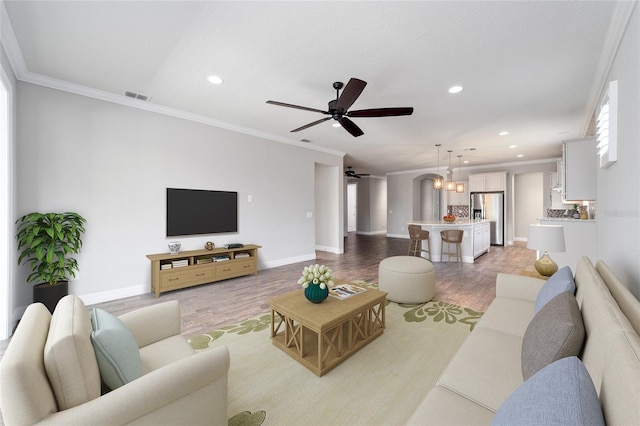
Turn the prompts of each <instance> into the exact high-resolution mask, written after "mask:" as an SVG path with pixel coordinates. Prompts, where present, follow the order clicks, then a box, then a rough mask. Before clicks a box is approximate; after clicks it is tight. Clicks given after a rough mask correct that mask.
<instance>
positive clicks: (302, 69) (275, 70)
mask: <svg viewBox="0 0 640 426" xmlns="http://www.w3.org/2000/svg"><path fill="white" fill-rule="evenodd" d="M5 7H6V10H7V13H8V17H9V19H10V21H11V24H12V26H13V31H14V33H15V36H16V40H17V44H18V47H19V51H20V52H21V54H22V57H23V60H24V65H25V66H26V69H27V70H28V73H29V74H30V75H38V76H44V77H45V78H55V79H58V80H62V81H66V82H70V83H74V84H78V85H81V86H87V87H90V88H93V89H99V90H101V91H106V92H111V93H114V94H118V95H122V94H123V93H124V91H125V90H129V91H133V92H137V93H142V94H145V95H148V96H151V103H154V104H157V105H161V106H166V107H171V108H175V109H179V110H183V111H186V112H189V113H193V114H199V115H201V116H205V117H210V118H212V119H215V120H218V121H221V122H224V123H228V124H229V125H230V126H237V127H238V128H248V129H255V130H257V131H259V132H260V134H263V135H270V136H273V138H274V139H276V140H283V139H285V140H287V141H291V142H292V143H295V144H299V145H303V146H306V147H308V146H310V145H311V146H317V147H324V148H327V149H331V150H335V151H339V152H344V153H346V154H347V157H346V159H345V165H352V166H354V168H355V169H356V171H357V172H360V173H373V174H379V175H381V174H384V173H387V172H394V171H401V170H413V169H420V168H423V167H431V166H434V165H435V164H436V148H435V146H434V145H435V144H437V143H440V144H442V148H441V159H440V162H441V164H442V162H443V161H446V155H447V153H446V151H447V150H449V149H451V150H453V153H452V154H453V158H454V160H455V159H456V155H463V157H462V159H463V160H468V161H469V165H482V164H489V163H498V162H517V161H532V160H539V159H547V158H553V157H559V156H560V154H561V151H560V142H561V141H562V140H564V139H571V138H576V137H581V136H583V135H584V132H585V130H586V126H587V124H588V122H589V117H590V116H591V114H592V112H593V106H594V105H593V104H594V101H595V99H594V94H595V95H597V93H598V92H599V90H600V88H601V84H602V81H601V80H602V78H603V76H602V73H603V71H602V70H601V68H602V64H601V58H602V57H603V51H604V50H605V49H606V48H607V45H606V40H607V37H608V31H609V22H610V20H611V17H612V16H613V14H614V12H615V9H616V7H617V2H613V1H588V2H582V1H549V2H546V1H531V2H529V1H508V2H501V1H442V2H438V1H425V2H420V1H411V2H402V1H375V2H368V1H357V2H341V1H337V2H333V1H331V2H326V1H325V2H313V1H299V2H286V1H277V2H265V1H262V2H224V1H219V2H195V1H194V2H179V1H174V2H171V1H169V2H156V1H140V2H134V1H109V2H95V1H90V2H89V1H87V2H83V1H70V2H59V1H45V2H32V1H5ZM210 74H216V75H219V76H220V77H222V78H223V79H224V83H223V84H222V85H220V86H214V85H212V84H210V83H209V82H207V80H206V77H207V76H208V75H210ZM351 77H357V78H360V79H362V80H365V81H367V82H368V85H367V87H366V88H365V90H364V92H363V93H362V95H361V96H360V98H359V99H358V100H357V101H356V102H355V104H354V105H353V107H352V108H351V109H364V108H376V107H392V106H400V107H404V106H412V107H414V114H413V115H412V116H407V117H388V118H387V117H385V118H354V119H353V121H354V122H356V124H358V125H359V126H360V127H361V128H362V130H363V131H364V132H365V134H364V135H363V136H360V137H358V138H354V137H352V136H351V135H350V134H348V133H347V132H346V131H345V130H344V129H340V128H333V127H332V126H331V123H333V121H328V122H325V123H322V124H320V125H317V126H314V127H311V128H309V129H307V130H304V131H301V132H298V133H290V132H289V131H290V130H291V129H294V128H297V127H300V126H302V125H304V124H307V123H309V122H312V121H315V120H317V119H320V118H322V117H323V116H322V115H320V114H317V113H313V112H309V111H300V110H294V109H289V108H283V107H278V106H273V105H268V104H266V103H265V101H267V100H269V99H272V100H277V101H282V102H286V103H292V104H297V105H303V106H308V107H312V108H317V109H326V108H327V102H328V101H330V100H331V99H334V98H335V90H334V89H333V88H332V83H333V82H334V81H343V82H345V83H346V82H347V81H348V80H349V78H351ZM454 84H459V85H462V86H464V91H462V92H461V93H459V94H456V95H450V94H449V93H447V89H448V88H449V87H450V86H452V85H454ZM503 130H506V131H508V132H509V135H507V136H498V133H499V132H500V131H503ZM303 138H305V139H308V140H310V141H311V142H310V143H307V144H305V143H304V142H300V139H303ZM509 145H517V148H512V149H509V148H508V146H509ZM470 148H475V150H471V149H470ZM516 154H523V155H524V156H523V157H521V158H516Z"/></svg>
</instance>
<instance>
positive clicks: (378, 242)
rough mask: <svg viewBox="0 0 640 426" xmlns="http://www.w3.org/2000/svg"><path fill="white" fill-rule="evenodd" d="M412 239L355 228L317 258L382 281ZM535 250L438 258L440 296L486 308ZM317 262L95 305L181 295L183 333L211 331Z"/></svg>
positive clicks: (255, 310)
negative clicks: (459, 260)
mask: <svg viewBox="0 0 640 426" xmlns="http://www.w3.org/2000/svg"><path fill="white" fill-rule="evenodd" d="M408 248H409V240H408V239H403V238H387V237H386V236H384V235H375V236H364V235H357V234H355V233H350V234H349V236H348V237H347V238H346V239H345V253H344V254H333V253H327V252H320V251H319V252H317V253H316V256H317V259H316V262H317V263H323V264H325V265H327V266H329V267H330V268H331V269H333V272H334V277H335V278H337V279H341V280H345V281H351V280H357V279H362V280H365V281H370V282H377V281H378V264H379V263H380V261H381V260H382V259H384V258H386V257H389V256H398V255H406V254H407V250H408ZM534 261H535V251H533V250H529V249H527V248H526V246H525V244H524V243H516V244H515V245H513V246H507V247H491V250H490V251H489V253H487V254H485V255H483V256H481V257H479V258H478V259H476V263H474V264H456V263H451V264H448V263H446V262H445V263H435V264H434V266H435V271H436V295H435V299H436V300H442V301H446V302H451V303H455V304H458V305H462V306H466V307H469V308H472V309H475V310H479V311H484V310H485V309H486V307H487V306H488V305H489V303H491V301H492V300H493V299H494V297H495V279H496V275H497V273H498V272H507V273H513V274H519V273H520V272H522V271H523V270H532V269H533V262H534ZM312 263H314V262H312V261H309V262H301V263H296V264H291V265H286V266H281V267H277V268H272V269H267V270H262V271H259V273H258V275H257V276H253V275H251V276H247V277H241V278H235V279H232V280H226V281H219V282H216V283H213V284H207V285H202V286H198V287H193V288H189V289H183V290H178V291H174V292H168V293H163V294H162V295H161V296H160V297H159V298H156V297H155V295H153V294H152V293H148V294H144V295H140V296H135V297H129V298H126V299H120V300H115V301H111V302H106V303H101V304H97V305H92V306H90V308H93V307H99V308H102V309H104V310H106V311H109V312H112V313H114V314H116V315H120V314H123V313H125V312H128V311H131V310H134V309H138V308H140V307H143V306H147V305H152V304H155V303H160V302H163V301H166V300H172V299H176V300H179V301H180V309H181V314H182V334H183V335H185V336H187V337H192V336H196V335H199V334H202V333H205V332H208V331H211V330H213V329H215V328H217V327H220V326H222V325H226V324H231V323H234V322H238V321H242V320H243V319H246V318H248V317H250V316H253V315H257V314H260V313H263V312H268V310H269V303H268V301H267V300H268V299H269V298H270V297H271V296H274V295H277V294H282V293H285V292H287V291H290V290H294V289H297V288H300V287H299V285H298V283H297V282H298V278H299V277H300V274H301V272H302V268H303V267H304V266H306V265H308V264H312Z"/></svg>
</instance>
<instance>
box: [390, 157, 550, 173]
mask: <svg viewBox="0 0 640 426" xmlns="http://www.w3.org/2000/svg"><path fill="white" fill-rule="evenodd" d="M558 160H562V157H553V158H543V159H541V160H527V161H511V162H508V163H491V164H478V165H473V166H465V167H462V169H464V170H484V169H486V168H488V167H490V168H497V167H518V166H526V165H529V164H547V163H555V162H556V161H558ZM496 171H498V170H496ZM416 173H433V174H436V175H441V173H439V171H438V170H437V168H436V167H426V168H422V169H413V170H401V171H398V172H388V173H386V175H387V176H391V175H407V174H416ZM482 173H485V172H482ZM486 173H491V172H486ZM445 175H446V173H445Z"/></svg>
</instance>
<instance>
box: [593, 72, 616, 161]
mask: <svg viewBox="0 0 640 426" xmlns="http://www.w3.org/2000/svg"><path fill="white" fill-rule="evenodd" d="M596 135H597V140H598V145H597V150H598V156H599V157H600V167H601V168H603V169H606V168H607V167H609V166H611V165H612V164H613V163H615V162H616V161H617V160H618V81H617V80H615V81H611V82H609V89H608V90H607V93H606V94H605V95H604V97H603V99H602V102H601V103H600V107H599V111H598V121H597V123H596Z"/></svg>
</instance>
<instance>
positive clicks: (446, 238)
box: [440, 229, 464, 263]
mask: <svg viewBox="0 0 640 426" xmlns="http://www.w3.org/2000/svg"><path fill="white" fill-rule="evenodd" d="M463 234H464V230H462V229H447V230H446V231H440V239H441V241H440V261H442V260H443V259H444V255H445V254H446V255H447V263H450V262H451V255H455V256H456V261H457V262H462V249H461V248H460V247H461V243H462V235H463ZM444 243H447V244H448V245H447V251H446V252H445V251H444ZM451 244H454V245H455V247H456V251H455V252H453V251H451Z"/></svg>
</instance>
